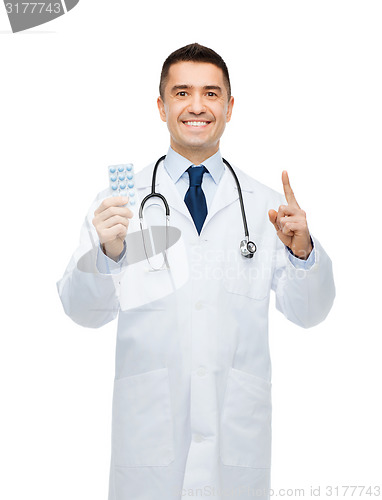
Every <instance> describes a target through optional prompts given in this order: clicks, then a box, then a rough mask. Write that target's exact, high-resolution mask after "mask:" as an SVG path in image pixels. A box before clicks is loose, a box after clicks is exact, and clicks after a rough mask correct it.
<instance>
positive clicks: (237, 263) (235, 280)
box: [224, 252, 271, 300]
mask: <svg viewBox="0 0 382 500" xmlns="http://www.w3.org/2000/svg"><path fill="white" fill-rule="evenodd" d="M270 286H271V267H270V265H269V259H265V258H264V256H261V255H260V253H255V255H254V257H252V258H251V259H249V258H246V257H243V256H242V255H241V254H240V252H235V253H233V254H230V255H228V257H227V259H226V261H225V266H224V287H225V289H226V291H227V292H230V293H233V294H237V295H244V296H247V297H250V298H252V299H255V300H263V299H265V298H266V297H268V295H269V293H270Z"/></svg>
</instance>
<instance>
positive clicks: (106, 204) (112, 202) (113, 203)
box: [94, 196, 129, 215]
mask: <svg viewBox="0 0 382 500" xmlns="http://www.w3.org/2000/svg"><path fill="white" fill-rule="evenodd" d="M128 201H129V197H128V196H110V198H105V199H104V200H103V201H102V203H101V204H100V206H99V207H98V208H97V210H95V212H94V215H98V214H100V213H101V212H103V211H104V210H107V209H108V208H110V207H121V206H123V205H126V203H128Z"/></svg>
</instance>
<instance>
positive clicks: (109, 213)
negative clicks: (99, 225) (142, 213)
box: [96, 207, 134, 221]
mask: <svg viewBox="0 0 382 500" xmlns="http://www.w3.org/2000/svg"><path fill="white" fill-rule="evenodd" d="M115 215H120V216H121V217H127V218H129V219H131V218H132V217H133V215H134V214H133V212H132V211H131V210H130V209H129V208H128V207H109V208H106V209H105V210H104V211H103V212H100V213H99V214H98V215H97V216H96V217H97V218H98V220H99V221H105V220H107V219H109V218H110V217H114V216H115Z"/></svg>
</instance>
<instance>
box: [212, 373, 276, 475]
mask: <svg viewBox="0 0 382 500" xmlns="http://www.w3.org/2000/svg"><path fill="white" fill-rule="evenodd" d="M271 413H272V403H271V383H270V382H268V381H267V380H264V379H261V378H259V377H257V376H255V375H252V374H250V373H246V372H243V371H241V370H237V369H235V368H231V369H230V371H229V374H228V381H227V388H226V394H225V398H224V403H223V409H222V416H221V446H220V457H221V461H222V463H223V464H224V465H231V466H238V467H253V468H258V469H262V468H269V467H270V465H271Z"/></svg>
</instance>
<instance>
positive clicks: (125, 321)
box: [57, 164, 335, 500]
mask: <svg viewBox="0 0 382 500" xmlns="http://www.w3.org/2000/svg"><path fill="white" fill-rule="evenodd" d="M234 168H235V171H236V172H237V175H238V177H239V180H240V183H241V187H242V192H243V198H244V204H245V209H246V214H247V220H248V227H249V232H250V237H251V239H252V240H253V241H255V243H256V245H257V247H258V251H257V253H256V254H255V256H254V258H253V259H246V258H244V257H242V256H241V255H240V250H239V244H240V241H241V240H242V239H243V237H244V236H243V225H242V219H241V213H240V205H239V200H238V191H237V188H236V186H235V182H234V179H233V177H232V174H231V173H230V172H229V171H228V170H227V169H226V170H225V172H224V175H223V177H222V179H221V182H220V184H219V186H218V189H217V192H216V194H215V197H214V199H213V202H212V205H211V207H210V208H209V212H208V215H207V218H206V221H205V223H204V226H203V229H202V232H201V234H200V236H199V235H198V233H197V231H196V229H195V226H194V223H193V221H192V219H191V216H190V214H189V212H188V209H187V207H186V205H185V203H184V201H183V200H182V199H181V197H180V195H179V193H178V191H177V189H176V187H175V185H174V183H173V181H172V180H171V179H170V177H169V176H168V174H167V172H166V171H165V169H164V168H163V164H162V166H160V167H159V169H158V174H157V185H156V189H157V191H159V192H160V193H162V194H164V195H165V196H166V198H167V201H168V203H169V205H170V210H171V225H172V226H175V227H177V228H179V229H180V230H181V238H180V240H179V241H178V242H177V243H176V244H175V245H173V246H172V247H171V248H170V250H169V252H168V260H169V263H170V268H171V272H170V271H161V272H148V266H147V262H146V261H142V262H139V263H135V264H132V265H127V266H126V267H125V268H124V269H123V270H122V271H120V272H116V271H113V272H114V274H112V275H110V274H109V275H108V274H101V273H100V272H98V271H97V269H96V266H95V262H96V256H97V251H98V240H97V234H96V232H95V229H94V227H93V226H92V223H91V221H92V218H93V215H94V210H95V209H96V208H97V207H98V206H99V204H100V202H101V200H102V199H103V198H104V197H107V196H110V194H109V191H108V190H105V191H103V192H102V193H100V194H99V195H98V197H97V198H96V200H95V201H94V203H93V205H92V207H91V208H90V211H89V213H88V216H87V218H86V220H85V223H84V226H83V231H82V236H81V245H80V247H79V248H78V249H77V251H76V253H75V254H74V256H73V257H72V260H71V262H70V263H69V265H68V268H67V270H66V271H65V274H64V276H63V278H62V279H61V280H60V281H59V282H58V283H57V286H58V291H59V294H60V297H61V301H62V304H63V306H64V309H65V312H66V314H68V315H69V316H70V317H71V318H72V319H73V320H74V321H75V322H76V323H79V324H80V325H83V326H86V327H91V328H98V327H101V326H102V325H104V324H106V323H108V322H109V321H111V320H113V319H115V318H116V317H117V316H118V332H117V343H116V366H115V382H114V394H113V409H112V439H111V441H112V456H111V467H110V490H109V500H179V499H181V498H185V497H186V498H187V497H197V498H199V497H202V498H203V497H208V498H214V500H223V499H225V498H232V499H237V500H247V499H250V498H251V499H252V498H257V499H260V500H265V499H267V498H269V488H270V466H271V361H270V353H269V346H268V307H269V300H270V293H271V290H274V291H275V293H276V307H277V309H279V310H280V311H281V312H282V313H283V314H284V315H285V316H286V317H287V318H288V319H289V320H291V321H292V322H294V323H296V324H297V325H300V326H302V327H304V328H307V327H311V326H314V325H316V324H318V323H319V322H321V321H322V320H324V318H325V317H326V316H327V314H328V312H329V310H330V308H331V306H332V303H333V299H334V296H335V288H334V282H333V276H332V266H331V261H330V259H329V257H328V256H327V254H326V253H325V251H324V250H323V248H322V247H321V245H320V243H319V241H318V240H317V239H316V238H315V237H313V241H314V247H315V259H316V260H315V264H314V265H313V267H311V268H310V269H309V270H301V269H297V268H295V267H294V266H293V264H292V263H291V262H290V261H289V259H288V255H287V250H286V248H285V247H284V245H283V244H282V243H281V242H280V240H279V238H278V237H277V235H276V232H275V229H274V227H273V225H272V224H271V223H270V222H269V220H268V210H269V209H270V208H274V209H277V208H278V206H279V205H280V204H282V203H285V200H284V198H283V197H282V196H281V195H280V194H278V193H277V192H275V191H273V190H271V189H269V188H267V187H265V186H264V185H262V184H260V183H259V182H257V181H255V180H254V179H252V178H251V177H249V176H248V175H246V174H245V173H244V172H242V171H240V170H238V169H237V168H236V167H234ZM152 170H153V165H150V166H149V167H146V168H145V169H143V170H142V171H141V172H138V173H137V175H136V181H137V186H138V192H139V197H140V199H141V200H142V199H143V197H144V196H145V195H146V194H148V193H149V192H150V188H151V174H152ZM138 230H139V224H138V217H137V215H135V216H134V217H133V219H132V221H131V224H130V226H129V231H128V233H132V232H135V231H138ZM87 252H88V253H87ZM85 254H87V255H86V257H83V256H84V255H85ZM81 257H82V258H81ZM128 258H129V252H127V255H126V259H127V261H128ZM79 261H80V262H79ZM158 262H159V263H160V262H161V260H159V261H158ZM121 304H122V305H123V306H121Z"/></svg>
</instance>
